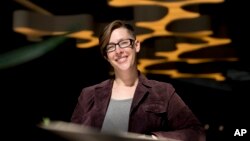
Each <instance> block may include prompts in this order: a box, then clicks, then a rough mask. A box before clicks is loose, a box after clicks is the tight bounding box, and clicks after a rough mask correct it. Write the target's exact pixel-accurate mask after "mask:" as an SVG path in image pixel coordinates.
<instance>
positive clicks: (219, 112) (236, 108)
mask: <svg viewBox="0 0 250 141" xmlns="http://www.w3.org/2000/svg"><path fill="white" fill-rule="evenodd" d="M3 3H4V4H1V17H0V18H1V19H0V29H1V35H2V37H1V43H2V45H1V47H0V53H1V54H0V80H1V81H0V82H1V84H0V88H1V89H0V94H1V96H2V106H1V109H2V111H3V112H2V114H1V115H2V116H1V117H2V118H3V120H2V121H3V125H5V126H3V127H4V129H5V130H4V131H6V135H8V136H7V137H8V138H9V140H11V139H25V140H28V141H29V140H30V141H31V140H32V141H34V140H36V141H44V140H46V141H48V140H54V141H55V140H63V139H61V138H59V137H57V136H54V135H53V134H50V133H48V132H45V131H43V130H41V129H39V128H37V124H38V123H40V122H41V121H42V120H43V118H47V117H48V118H50V119H52V120H63V121H69V120H70V116H71V114H72V112H73V109H74V106H75V104H76V102H77V98H78V96H79V94H80V92H81V90H82V88H84V87H86V86H90V85H92V84H95V83H99V82H101V81H103V80H105V79H107V78H109V75H110V73H109V65H108V63H107V62H106V61H105V60H104V59H103V58H102V56H101V54H100V52H99V47H98V35H99V32H100V30H101V29H102V28H103V27H104V26H105V25H106V24H107V23H109V22H111V21H112V20H115V19H121V20H126V21H128V22H130V23H131V24H133V25H134V26H135V29H136V34H137V39H138V40H140V41H141V43H142V50H141V52H140V54H139V60H138V66H139V69H140V71H141V72H142V73H144V74H145V75H147V76H148V78H152V79H156V80H159V81H164V82H170V83H172V84H173V85H174V87H175V88H176V91H177V93H178V94H179V95H180V96H181V97H182V98H183V99H184V101H185V102H186V103H187V104H188V105H189V107H190V108H191V109H192V110H193V112H194V113H195V114H196V115H197V117H198V118H199V119H200V120H201V122H202V124H203V125H204V128H205V129H206V132H207V140H208V141H224V140H226V139H233V140H237V141H238V140H245V139H246V137H247V136H249V135H248V134H249V133H248V134H246V135H245V136H244V137H239V136H234V133H235V131H236V129H249V128H248V126H247V122H248V121H247V120H248V119H249V118H248V112H249V110H248V108H247V107H248V106H247V103H248V97H247V95H248V94H249V86H250V63H249V62H248V60H249V55H248V54H249V53H248V48H249V43H248V41H249V40H248V39H247V37H248V33H249V32H248V30H249V24H248V23H247V17H248V15H247V14H246V13H247V11H248V9H247V8H246V6H245V3H243V2H240V1H233V0H224V1H223V0H126V1H125V0H98V1H97V0H84V1H81V0H74V1H69V0H64V1H60V0H52V1H51V0H13V1H4V2H3Z"/></svg>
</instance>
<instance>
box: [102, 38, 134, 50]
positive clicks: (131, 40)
mask: <svg viewBox="0 0 250 141" xmlns="http://www.w3.org/2000/svg"><path fill="white" fill-rule="evenodd" d="M126 40H129V42H130V43H129V45H128V46H125V47H121V45H120V43H121V42H123V41H126ZM134 42H135V39H124V40H121V41H119V42H118V43H110V44H108V45H114V47H112V48H114V49H112V50H111V51H110V50H109V51H108V45H107V46H106V49H105V50H106V52H107V53H109V52H113V51H115V50H116V46H117V45H118V47H119V48H128V47H130V46H131V47H132V46H133V45H134Z"/></svg>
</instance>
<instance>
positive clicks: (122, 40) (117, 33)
mask: <svg viewBox="0 0 250 141" xmlns="http://www.w3.org/2000/svg"><path fill="white" fill-rule="evenodd" d="M129 39H132V40H129ZM119 46H120V47H119ZM121 47H122V48H121ZM109 48H110V49H109ZM112 48H113V49H112ZM107 49H108V50H110V51H109V52H107V60H108V61H109V63H110V64H111V65H112V66H113V68H114V69H115V70H120V71H126V70H129V69H131V68H134V67H136V66H137V62H136V54H137V53H138V52H139V51H140V42H139V41H137V40H134V38H133V36H132V35H130V33H129V32H128V30H127V29H126V28H117V29H115V30H113V32H112V34H111V36H110V40H109V45H108V46H107Z"/></svg>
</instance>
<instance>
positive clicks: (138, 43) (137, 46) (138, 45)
mask: <svg viewBox="0 0 250 141" xmlns="http://www.w3.org/2000/svg"><path fill="white" fill-rule="evenodd" d="M140 49H141V43H140V41H138V40H135V50H136V52H137V53H138V52H140Z"/></svg>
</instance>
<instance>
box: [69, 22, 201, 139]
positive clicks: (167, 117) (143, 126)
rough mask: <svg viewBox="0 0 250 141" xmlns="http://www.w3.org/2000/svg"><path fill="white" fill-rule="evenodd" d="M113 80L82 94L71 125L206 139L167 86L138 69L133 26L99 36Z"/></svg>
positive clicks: (117, 26) (114, 25)
mask: <svg viewBox="0 0 250 141" xmlns="http://www.w3.org/2000/svg"><path fill="white" fill-rule="evenodd" d="M99 43H100V47H101V53H102V54H103V56H104V58H105V59H106V60H107V61H108V62H109V63H110V64H111V66H112V67H113V69H114V77H113V78H110V79H108V80H106V81H104V82H101V83H99V84H96V85H93V86H90V87H86V88H84V89H83V90H82V92H81V94H80V96H79V98H78V103H77V105H76V107H75V110H74V112H73V114H72V118H71V121H72V122H74V123H79V124H83V125H86V126H90V127H94V128H97V129H100V131H102V132H133V133H139V134H144V135H151V136H152V137H153V138H157V137H158V138H162V137H165V138H173V139H178V140H183V141H204V140H205V132H204V129H203V127H202V125H201V123H200V122H199V121H198V119H197V118H196V117H195V115H194V114H193V113H192V111H191V110H190V109H189V108H188V106H187V105H186V104H185V103H184V102H183V100H182V99H181V98H180V97H179V96H178V95H177V93H176V91H175V89H174V88H173V86H172V85H171V84H169V83H165V82H159V81H155V80H149V79H147V78H146V77H145V76H144V75H143V74H141V73H140V72H139V71H138V68H137V53H139V51H140V42H139V41H138V40H136V36H135V33H134V29H133V27H132V26H131V25H129V24H127V23H125V22H123V21H120V20H115V21H113V22H111V23H110V24H109V25H107V26H106V27H105V29H104V31H103V33H102V34H101V36H100V37H99Z"/></svg>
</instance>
